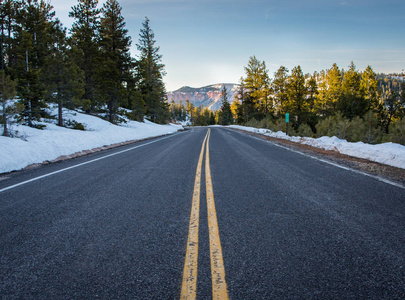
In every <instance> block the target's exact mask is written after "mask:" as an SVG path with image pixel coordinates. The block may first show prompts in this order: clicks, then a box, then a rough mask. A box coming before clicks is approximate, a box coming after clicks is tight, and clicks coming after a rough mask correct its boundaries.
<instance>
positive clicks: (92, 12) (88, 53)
mask: <svg viewBox="0 0 405 300" xmlns="http://www.w3.org/2000/svg"><path fill="white" fill-rule="evenodd" d="M77 1H78V3H77V5H76V6H73V7H72V11H71V12H70V13H69V17H71V18H74V19H75V22H74V23H73V25H72V29H71V34H72V35H71V39H70V43H71V46H72V48H74V49H73V53H74V54H75V57H74V59H75V62H76V64H77V66H78V67H79V68H80V69H81V70H82V71H83V74H84V94H83V97H82V99H81V102H82V103H81V104H82V107H83V108H85V109H86V110H87V111H88V112H93V111H94V110H95V109H96V108H97V106H99V105H100V104H102V103H98V102H97V100H96V97H95V96H96V89H97V86H96V78H95V76H96V74H98V73H99V72H100V71H99V69H98V67H99V66H100V65H102V63H101V61H100V51H99V47H98V32H99V27H100V9H98V8H97V4H98V0H77Z"/></svg>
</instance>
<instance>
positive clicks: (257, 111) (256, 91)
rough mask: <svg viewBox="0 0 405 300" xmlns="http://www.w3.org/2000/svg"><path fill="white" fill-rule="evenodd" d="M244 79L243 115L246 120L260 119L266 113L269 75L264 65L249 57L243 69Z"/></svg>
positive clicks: (254, 57)
mask: <svg viewBox="0 0 405 300" xmlns="http://www.w3.org/2000/svg"><path fill="white" fill-rule="evenodd" d="M245 74H246V77H245V78H244V79H243V85H244V88H245V90H246V93H248V97H247V98H246V101H245V103H244V104H245V110H244V111H245V113H246V114H247V116H246V117H247V119H249V118H251V117H255V118H262V117H263V116H265V115H266V113H267V112H268V107H267V106H268V95H269V81H270V79H269V75H268V70H267V69H266V63H265V62H264V61H260V60H258V59H257V58H256V56H251V57H250V59H249V62H248V65H247V66H246V67H245Z"/></svg>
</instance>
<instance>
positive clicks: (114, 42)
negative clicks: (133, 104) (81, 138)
mask: <svg viewBox="0 0 405 300" xmlns="http://www.w3.org/2000/svg"><path fill="white" fill-rule="evenodd" d="M102 15H103V16H102V17H101V26H100V48H101V55H102V60H103V64H102V72H100V73H99V74H100V75H101V76H99V81H100V90H101V91H102V93H101V95H100V96H102V95H106V98H107V99H106V102H107V107H108V119H109V121H110V122H116V114H117V110H118V105H119V104H121V105H125V103H123V102H124V101H125V100H126V97H125V92H126V90H125V88H124V82H126V81H127V80H128V77H129V76H130V69H131V67H132V59H131V56H130V54H129V47H130V46H131V38H130V37H129V36H128V35H127V33H128V30H127V29H125V22H124V18H123V16H122V15H121V7H120V5H119V4H118V2H117V1H116V0H107V2H106V3H105V4H104V6H103V9H102Z"/></svg>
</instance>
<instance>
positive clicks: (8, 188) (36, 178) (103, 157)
mask: <svg viewBox="0 0 405 300" xmlns="http://www.w3.org/2000/svg"><path fill="white" fill-rule="evenodd" d="M174 135H175V134H170V135H169V136H166V137H163V138H160V139H158V140H154V141H151V142H148V143H145V144H142V145H138V146H135V147H131V148H128V149H125V150H122V151H119V152H115V153H112V154H108V155H106V156H102V157H99V158H95V159H92V160H89V161H86V162H83V163H80V164H77V165H74V166H71V167H68V168H64V169H60V170H58V171H54V172H51V173H48V174H45V175H41V176H38V177H35V178H32V179H29V180H26V181H23V182H20V183H16V184H13V185H10V186H8V187H5V188H2V189H0V193H2V192H5V191H7V190H11V189H13V188H16V187H18V186H21V185H24V184H27V183H30V182H33V181H36V180H39V179H42V178H45V177H49V176H52V175H55V174H58V173H62V172H64V171H68V170H71V169H74V168H77V167H81V166H84V165H87V164H90V163H93V162H95V161H98V160H102V159H105V158H108V157H111V156H115V155H118V154H121V153H124V152H128V151H131V150H134V149H136V148H140V147H143V146H147V145H150V144H153V143H156V142H159V141H162V140H165V139H168V138H170V137H172V136H174Z"/></svg>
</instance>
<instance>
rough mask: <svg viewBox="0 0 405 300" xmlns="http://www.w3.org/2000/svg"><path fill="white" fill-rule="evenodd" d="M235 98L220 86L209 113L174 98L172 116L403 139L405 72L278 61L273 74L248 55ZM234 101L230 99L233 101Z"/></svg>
mask: <svg viewBox="0 0 405 300" xmlns="http://www.w3.org/2000/svg"><path fill="white" fill-rule="evenodd" d="M244 70H245V76H244V77H242V78H241V79H240V88H239V91H238V93H237V96H236V98H235V99H233V100H234V101H230V99H228V96H227V94H226V90H225V89H224V90H223V91H222V103H223V105H222V108H221V109H220V110H219V111H217V112H211V111H209V110H208V109H205V108H203V107H193V106H192V104H190V103H189V102H188V101H187V103H186V104H185V105H184V104H183V103H180V104H175V103H171V113H172V116H173V118H175V119H179V118H183V119H185V118H186V116H190V118H191V120H190V121H191V122H192V123H193V124H195V125H211V124H215V123H217V124H222V125H229V124H240V125H246V126H252V127H257V128H268V129H270V130H272V131H279V130H282V131H284V132H285V131H286V130H287V124H286V121H285V115H286V113H288V114H289V116H290V117H289V124H288V125H289V133H290V134H291V135H300V136H309V137H320V136H336V137H338V138H341V139H346V140H348V141H351V142H357V141H362V142H365V143H372V144H375V143H381V142H395V143H400V144H403V145H404V144H405V118H404V116H405V82H404V74H391V75H385V74H376V73H375V72H374V71H373V69H372V68H371V67H370V66H368V67H367V68H366V69H365V70H363V71H359V70H357V69H356V66H355V64H354V63H353V62H351V64H350V65H349V66H348V68H347V69H340V68H339V67H338V66H337V64H333V65H332V67H331V68H330V69H328V70H322V71H320V72H315V73H314V74H304V73H303V71H302V69H301V67H300V66H297V67H294V68H293V69H292V70H291V72H290V71H289V70H288V69H287V68H286V67H284V66H280V67H279V68H278V70H277V71H276V72H275V74H274V77H272V78H270V76H269V71H268V70H267V68H266V63H265V62H264V61H260V60H259V59H257V58H256V57H255V56H252V57H250V59H249V62H248V65H247V66H246V67H245V68H244ZM230 102H232V104H230Z"/></svg>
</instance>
